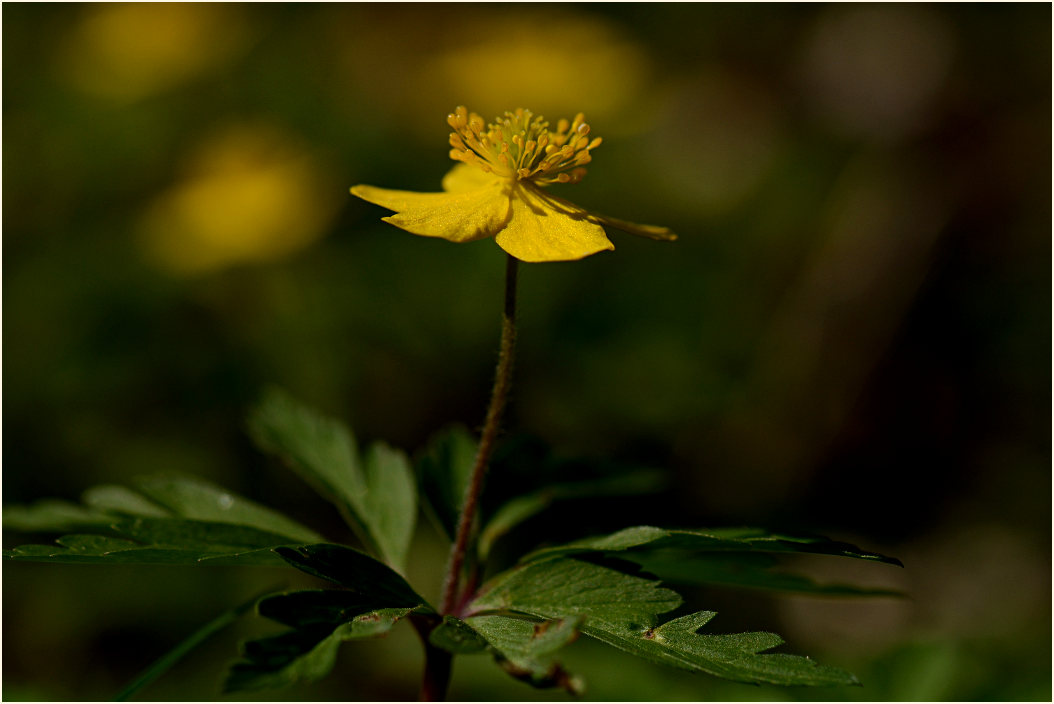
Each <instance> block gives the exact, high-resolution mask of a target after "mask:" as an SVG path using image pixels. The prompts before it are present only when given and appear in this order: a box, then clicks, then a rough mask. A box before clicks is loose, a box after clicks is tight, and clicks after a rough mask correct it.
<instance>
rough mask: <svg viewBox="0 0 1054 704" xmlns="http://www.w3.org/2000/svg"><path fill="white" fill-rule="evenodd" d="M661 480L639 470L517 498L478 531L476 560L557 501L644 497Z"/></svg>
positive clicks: (652, 474) (660, 477)
mask: <svg viewBox="0 0 1054 704" xmlns="http://www.w3.org/2000/svg"><path fill="white" fill-rule="evenodd" d="M664 481H665V477H664V475H663V474H662V473H660V472H656V471H652V470H640V471H636V472H629V473H626V474H620V475H616V476H613V477H606V478H604V479H594V480H590V481H580V482H566V483H557V484H552V485H549V486H547V487H545V488H543V489H539V490H538V491H534V492H531V493H529V494H524V495H522V496H517V497H515V498H513V499H511V500H510V501H508V502H506V503H505V504H503V505H502V506H501V507H500V508H498V510H497V511H495V512H494V515H493V516H491V517H490V519H489V520H488V521H487V523H486V525H485V526H484V527H483V530H482V531H480V536H479V555H480V559H481V560H485V559H487V556H488V555H489V554H490V550H491V548H492V547H493V546H494V543H495V542H496V541H497V540H498V538H500V537H501V536H503V535H505V534H506V533H508V532H509V531H510V530H512V529H513V528H515V527H516V526H518V525H519V524H521V523H523V522H524V521H526V520H527V519H529V518H531V517H533V516H536V515H537V514H539V513H541V512H542V511H544V510H545V509H547V508H549V506H551V505H552V504H553V503H555V502H557V501H564V500H570V499H584V498H597V497H602V496H624V495H636V494H644V493H648V492H653V491H658V490H659V489H660V488H661V487H662V486H663V484H664Z"/></svg>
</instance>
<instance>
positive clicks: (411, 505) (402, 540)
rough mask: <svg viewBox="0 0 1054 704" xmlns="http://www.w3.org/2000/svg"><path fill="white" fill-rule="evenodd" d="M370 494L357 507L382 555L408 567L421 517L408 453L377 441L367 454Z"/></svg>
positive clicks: (389, 561)
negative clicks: (409, 553) (416, 524)
mask: <svg viewBox="0 0 1054 704" xmlns="http://www.w3.org/2000/svg"><path fill="white" fill-rule="evenodd" d="M364 459H365V474H366V487H367V489H366V495H365V496H364V497H363V498H362V499H361V500H360V501H359V503H358V505H357V506H356V509H355V510H356V513H357V514H358V515H359V516H360V517H362V520H363V522H364V523H365V524H366V529H367V530H368V531H369V532H370V535H372V536H373V540H374V542H376V544H377V547H378V549H379V550H380V553H381V555H383V556H384V558H385V560H386V561H387V562H388V564H390V565H391V566H392V567H394V568H395V569H397V570H402V569H404V568H405V566H406V555H407V553H408V552H409V550H410V539H411V538H412V537H413V533H414V524H415V523H416V520H417V484H416V482H415V480H414V475H413V470H412V469H411V468H410V462H409V460H408V459H407V458H406V455H405V454H404V453H403V452H402V451H400V450H395V449H392V448H391V447H389V446H388V445H385V444H384V443H374V444H373V445H371V446H370V449H369V450H368V451H367V452H366V456H365V458H364Z"/></svg>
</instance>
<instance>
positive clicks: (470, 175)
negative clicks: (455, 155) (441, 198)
mask: <svg viewBox="0 0 1054 704" xmlns="http://www.w3.org/2000/svg"><path fill="white" fill-rule="evenodd" d="M500 180H501V177H500V176H495V175H494V174H488V173H484V171H483V169H481V168H479V167H478V166H473V165H472V164H458V165H457V166H455V167H454V168H452V169H450V171H448V172H447V174H446V176H444V177H443V190H444V191H446V192H447V193H461V192H463V191H475V190H477V189H480V188H486V187H487V186H491V185H493V184H494V183H495V182H497V181H500Z"/></svg>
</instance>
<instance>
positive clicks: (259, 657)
mask: <svg viewBox="0 0 1054 704" xmlns="http://www.w3.org/2000/svg"><path fill="white" fill-rule="evenodd" d="M410 611H411V609H378V610H376V611H371V612H369V613H365V614H360V615H358V616H356V617H355V619H353V620H351V621H348V622H346V623H342V624H340V625H338V626H333V625H315V626H306V627H304V628H299V629H296V630H292V631H287V632H285V633H282V634H280V635H277V636H271V637H269V638H261V639H259V640H252V641H249V642H247V643H245V644H244V646H243V647H244V651H243V658H244V659H243V660H242V661H240V662H238V663H235V664H234V665H233V666H232V667H231V670H230V673H229V674H228V676H227V681H226V682H225V683H224V691H225V692H236V691H242V690H253V689H275V688H279V687H285V686H288V685H291V684H295V683H298V682H313V681H315V680H319V679H321V678H323V677H325V676H326V675H328V674H329V672H330V671H331V670H332V669H333V665H334V664H335V663H336V659H337V650H338V648H339V647H340V644H341V643H343V642H345V641H349V640H358V639H362V638H375V637H377V636H380V635H383V634H384V633H387V632H388V631H389V630H391V628H392V626H394V625H395V624H396V623H397V622H398V621H399V620H400V619H401V618H403V617H405V616H406V615H407V614H408V613H410Z"/></svg>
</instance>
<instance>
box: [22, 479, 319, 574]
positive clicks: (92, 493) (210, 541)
mask: <svg viewBox="0 0 1054 704" xmlns="http://www.w3.org/2000/svg"><path fill="white" fill-rule="evenodd" d="M135 486H136V490H132V489H128V488H125V487H116V486H102V487H96V488H94V489H89V490H88V491H87V492H85V495H84V502H85V504H86V506H85V507H80V506H76V505H73V504H65V503H62V502H41V503H38V504H36V505H34V506H32V507H28V508H18V507H15V508H12V509H5V511H4V525H5V526H6V527H9V528H15V529H20V530H32V531H34V532H61V531H64V530H67V529H69V528H70V527H73V528H78V529H82V530H90V531H91V533H76V534H71V535H65V536H63V537H61V538H59V539H58V540H57V541H56V542H57V543H58V546H53V545H24V546H21V547H18V548H15V549H13V550H7V551H5V552H4V556H5V557H8V558H11V559H16V560H34V561H48V562H79V563H96V562H106V563H113V564H116V563H125V564H130V563H135V564H196V563H202V564H204V563H208V564H243V565H280V564H282V562H281V560H279V559H278V558H277V556H276V555H275V554H274V553H273V552H271V550H270V548H273V547H276V546H279V545H297V544H300V543H303V542H317V541H319V540H320V537H319V536H318V535H317V534H316V533H315V532H313V531H311V530H309V529H307V528H305V527H303V526H301V525H300V524H298V523H296V522H295V521H293V520H292V519H290V518H287V517H285V516H283V515H282V514H280V513H278V512H276V511H274V510H272V509H269V508H266V507H264V506H261V505H259V504H257V503H255V502H252V501H250V500H249V499H246V498H244V497H241V496H238V495H236V494H234V493H232V492H228V491H225V490H223V489H221V488H220V487H217V486H215V485H213V484H210V483H208V482H205V481H202V480H200V479H194V478H188V477H152V478H144V479H140V480H137V482H136V484H135Z"/></svg>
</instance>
